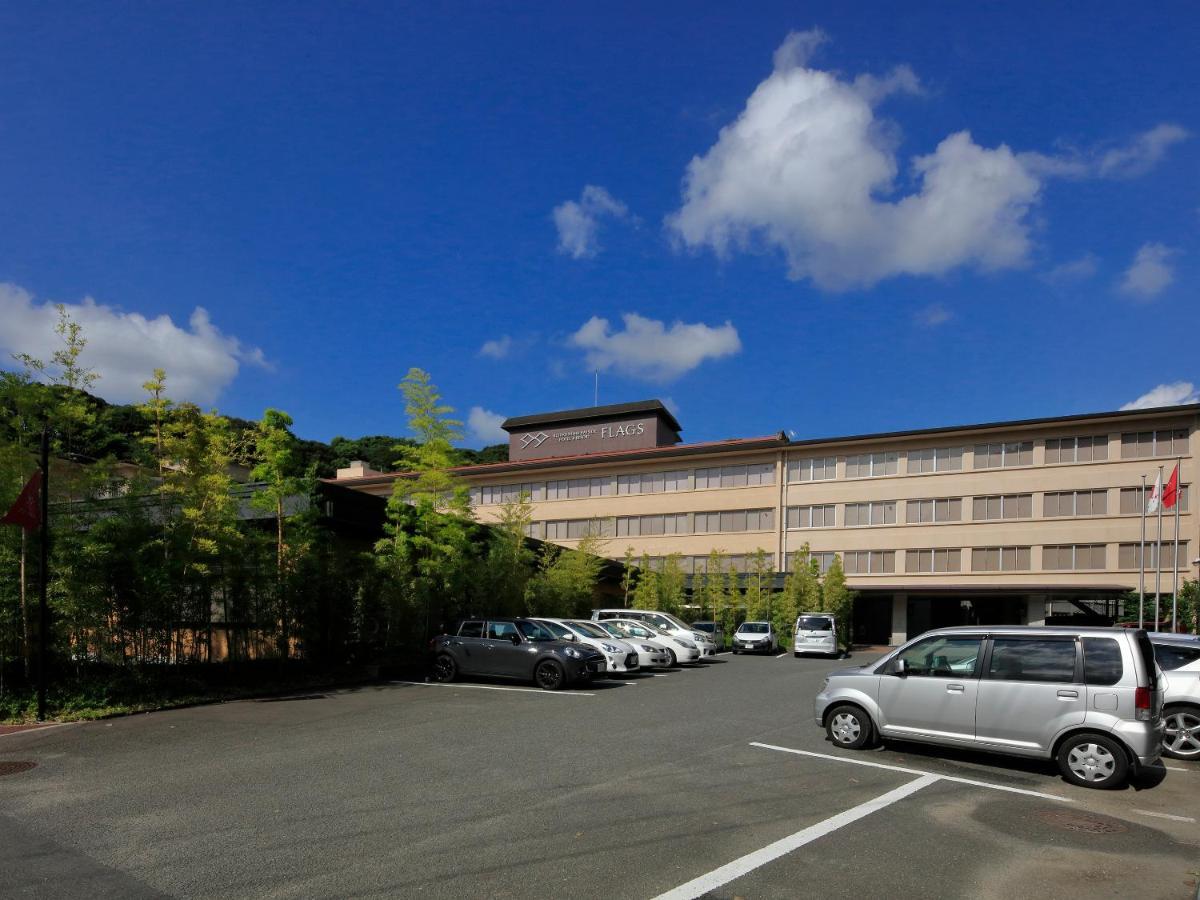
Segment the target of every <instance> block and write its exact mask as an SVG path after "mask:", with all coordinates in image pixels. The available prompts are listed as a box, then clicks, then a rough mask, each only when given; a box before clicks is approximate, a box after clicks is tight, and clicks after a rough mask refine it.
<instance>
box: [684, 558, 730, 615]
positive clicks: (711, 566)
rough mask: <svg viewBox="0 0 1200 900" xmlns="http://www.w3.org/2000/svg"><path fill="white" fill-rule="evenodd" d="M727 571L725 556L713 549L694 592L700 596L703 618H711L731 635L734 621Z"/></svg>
mask: <svg viewBox="0 0 1200 900" xmlns="http://www.w3.org/2000/svg"><path fill="white" fill-rule="evenodd" d="M725 569H726V560H725V554H724V553H722V552H721V551H720V550H718V549H716V548H713V550H712V551H711V552H710V553H709V554H708V564H707V565H706V566H705V569H704V572H703V574H702V575H701V576H700V578H699V582H700V583H699V587H698V588H697V589H696V590H694V591H693V594H698V595H699V600H700V615H701V617H703V616H705V615H709V616H711V617H712V620H713V621H714V622H716V623H717V624H718V625H720V626H721V629H722V630H723V631H724V632H725V633H726V634H729V633H730V632H731V631H732V621H731V616H730V598H729V584H728V577H727V576H726V574H725ZM706 610H707V612H706Z"/></svg>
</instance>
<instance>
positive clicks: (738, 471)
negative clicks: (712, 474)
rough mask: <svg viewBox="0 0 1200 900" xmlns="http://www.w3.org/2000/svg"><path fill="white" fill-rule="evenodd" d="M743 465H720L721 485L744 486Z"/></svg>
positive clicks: (744, 470)
mask: <svg viewBox="0 0 1200 900" xmlns="http://www.w3.org/2000/svg"><path fill="white" fill-rule="evenodd" d="M745 486H746V467H745V466H721V487H723V488H730V487H745Z"/></svg>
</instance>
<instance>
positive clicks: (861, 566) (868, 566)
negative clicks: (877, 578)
mask: <svg viewBox="0 0 1200 900" xmlns="http://www.w3.org/2000/svg"><path fill="white" fill-rule="evenodd" d="M844 565H845V569H846V574H847V575H880V574H888V573H891V572H895V571H896V551H895V550H847V551H846V552H845V554H844Z"/></svg>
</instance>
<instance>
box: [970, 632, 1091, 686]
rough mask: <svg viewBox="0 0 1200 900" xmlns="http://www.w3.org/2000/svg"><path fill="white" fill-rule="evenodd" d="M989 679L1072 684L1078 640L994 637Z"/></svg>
mask: <svg viewBox="0 0 1200 900" xmlns="http://www.w3.org/2000/svg"><path fill="white" fill-rule="evenodd" d="M987 677H988V678H989V679H993V680H997V681H1039V682H1056V683H1058V684H1071V683H1072V682H1074V681H1075V641H1074V640H1051V639H1048V638H995V639H994V640H993V641H992V659H991V662H990V663H989V664H988V674H987Z"/></svg>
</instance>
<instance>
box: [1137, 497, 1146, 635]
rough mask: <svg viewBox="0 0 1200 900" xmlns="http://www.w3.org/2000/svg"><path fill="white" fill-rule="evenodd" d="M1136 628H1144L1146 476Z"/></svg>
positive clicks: (1139, 554)
mask: <svg viewBox="0 0 1200 900" xmlns="http://www.w3.org/2000/svg"><path fill="white" fill-rule="evenodd" d="M1138 564H1139V566H1140V569H1139V571H1138V628H1145V627H1146V476H1145V475H1143V476H1142V546H1141V549H1140V550H1138Z"/></svg>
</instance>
